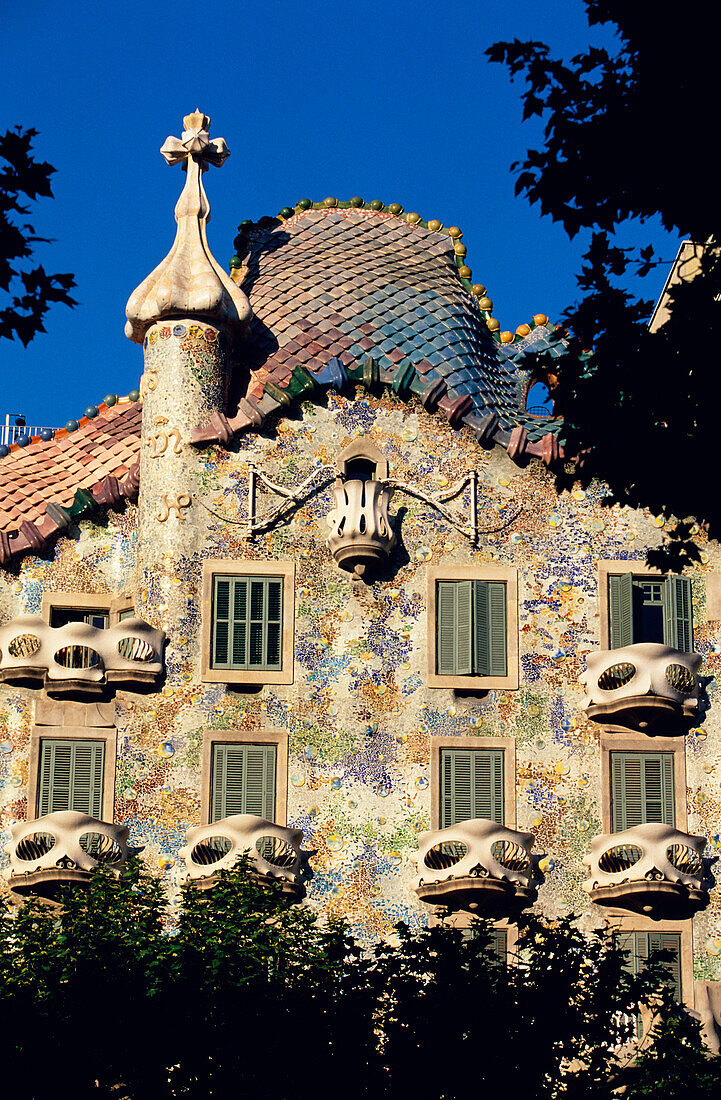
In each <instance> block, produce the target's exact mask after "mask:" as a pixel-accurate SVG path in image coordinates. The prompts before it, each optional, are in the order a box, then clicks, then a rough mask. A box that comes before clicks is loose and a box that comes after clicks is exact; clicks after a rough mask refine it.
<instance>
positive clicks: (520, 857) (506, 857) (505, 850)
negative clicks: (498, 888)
mask: <svg viewBox="0 0 721 1100" xmlns="http://www.w3.org/2000/svg"><path fill="white" fill-rule="evenodd" d="M491 855H492V856H493V858H494V859H495V860H496V861H497V862H498V863H500V865H501V867H505V868H506V870H508V871H523V872H528V870H529V867H530V862H529V859H528V853H527V852H526V850H525V848H522V847H521V846H520V844H516V843H515V841H513V840H496V841H494V843H493V845H492V846H491Z"/></svg>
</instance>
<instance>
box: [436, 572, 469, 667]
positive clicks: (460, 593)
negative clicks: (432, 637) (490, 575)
mask: <svg viewBox="0 0 721 1100" xmlns="http://www.w3.org/2000/svg"><path fill="white" fill-rule="evenodd" d="M472 601H473V582H472V581H439V582H438V586H437V589H436V668H437V671H438V674H439V675H440V676H468V675H470V673H471V671H472V649H473V647H472V633H471V624H472V618H473V606H472Z"/></svg>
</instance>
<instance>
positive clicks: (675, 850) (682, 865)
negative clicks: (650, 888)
mask: <svg viewBox="0 0 721 1100" xmlns="http://www.w3.org/2000/svg"><path fill="white" fill-rule="evenodd" d="M666 856H667V858H668V861H669V863H670V864H671V866H672V867H675V868H676V870H677V871H680V872H681V874H682V875H693V876H694V877H695V878H698V877H699V876H700V875H701V874H702V873H703V859H702V858H701V856H700V855H699V854H698V852H694V851H693V849H692V848H688V847H687V846H686V845H685V844H672V845H671V847H670V848H669V849H668V851H667V852H666Z"/></svg>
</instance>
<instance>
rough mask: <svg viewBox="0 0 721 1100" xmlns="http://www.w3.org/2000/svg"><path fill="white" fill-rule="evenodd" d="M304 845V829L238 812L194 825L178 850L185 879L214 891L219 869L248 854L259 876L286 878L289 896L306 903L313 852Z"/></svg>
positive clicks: (285, 890) (227, 868) (228, 868)
mask: <svg viewBox="0 0 721 1100" xmlns="http://www.w3.org/2000/svg"><path fill="white" fill-rule="evenodd" d="M302 843H303V832H302V830H301V829H286V828H285V827H284V826H282V825H274V824H273V822H272V821H266V820H265V819H264V818H262V817H256V816H255V815H254V814H232V815H231V816H230V817H224V818H222V820H220V821H214V822H213V823H212V824H210V825H201V826H200V827H199V828H196V829H189V830H188V833H187V845H186V846H185V847H184V848H181V849H180V852H179V853H178V854H179V855H180V857H181V858H182V859H183V860H184V861H185V868H186V871H185V881H186V882H189V883H191V884H192V885H193V886H197V887H198V888H200V889H208V888H209V887H211V886H213V885H214V884H215V883H216V882H217V874H218V871H232V870H233V868H234V867H235V865H236V863H237V862H238V859H239V858H240V857H241V856H242V855H244V854H245V853H247V854H248V857H249V859H250V863H251V866H252V868H253V874H255V875H256V876H257V877H258V878H259V879H261V881H266V882H280V883H281V885H282V891H283V893H284V894H288V895H290V896H291V897H292V898H293V899H294V900H296V901H300V900H301V899H302V898H304V897H305V885H304V883H303V878H304V877H305V872H306V864H307V860H308V855H309V853H308V852H302V851H301V849H300V846H301V844H302Z"/></svg>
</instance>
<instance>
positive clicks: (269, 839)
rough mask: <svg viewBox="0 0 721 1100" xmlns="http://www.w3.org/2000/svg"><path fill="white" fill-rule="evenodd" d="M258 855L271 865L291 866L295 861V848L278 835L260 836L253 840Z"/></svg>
mask: <svg viewBox="0 0 721 1100" xmlns="http://www.w3.org/2000/svg"><path fill="white" fill-rule="evenodd" d="M255 848H256V851H257V852H258V855H260V856H262V858H263V859H264V860H265V861H266V863H270V865H271V866H272V867H293V866H294V865H295V863H296V862H297V859H298V857H297V855H296V851H295V849H294V848H293V847H292V845H290V844H289V843H288V841H287V840H282V839H281V837H279V836H261V837H259V838H258V840H256V842H255Z"/></svg>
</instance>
